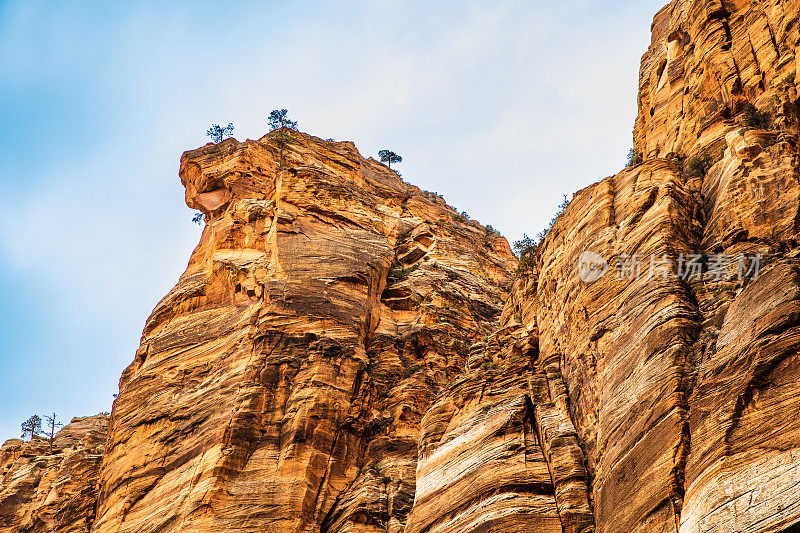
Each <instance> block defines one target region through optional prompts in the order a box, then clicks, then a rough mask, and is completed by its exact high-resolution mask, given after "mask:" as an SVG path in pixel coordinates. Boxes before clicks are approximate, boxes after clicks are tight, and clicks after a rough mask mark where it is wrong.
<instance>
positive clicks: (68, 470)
mask: <svg viewBox="0 0 800 533" xmlns="http://www.w3.org/2000/svg"><path fill="white" fill-rule="evenodd" d="M107 430H108V416H107V415H105V414H101V415H97V416H89V417H85V418H74V419H73V420H72V422H70V423H69V424H67V425H66V426H65V427H64V428H62V429H61V431H59V432H58V433H57V434H56V436H55V438H54V439H53V442H52V443H50V442H49V440H48V439H45V438H43V437H39V436H37V437H34V438H33V439H32V440H30V441H26V442H24V441H22V440H20V439H11V440H8V441H6V442H5V443H4V444H3V446H2V447H0V531H2V532H8V533H12V532H14V533H16V532H19V531H25V532H31V533H44V532H52V531H57V532H59V533H70V532H75V533H77V532H86V531H89V530H90V529H91V526H92V523H93V522H94V510H95V503H96V502H97V491H98V476H99V474H100V464H101V461H102V458H103V447H104V444H105V440H106V432H107Z"/></svg>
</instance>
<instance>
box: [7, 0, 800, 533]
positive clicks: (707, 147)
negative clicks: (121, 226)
mask: <svg viewBox="0 0 800 533" xmlns="http://www.w3.org/2000/svg"><path fill="white" fill-rule="evenodd" d="M798 16H800V2H798V1H797V0H769V1H762V2H753V1H750V0H747V1H745V0H736V1H733V0H726V1H724V2H722V1H720V0H711V1H705V0H704V1H701V0H674V1H673V2H671V3H670V4H669V5H668V6H666V7H665V8H664V9H662V10H661V11H660V12H659V13H658V14H657V15H656V18H655V21H654V24H653V41H652V44H651V46H650V48H649V50H648V51H647V53H646V54H645V55H644V57H643V60H642V69H641V77H640V87H639V107H640V113H639V116H638V118H637V121H636V126H635V131H634V143H635V148H636V151H637V152H639V153H642V154H643V162H642V163H641V164H636V165H634V166H631V167H630V168H626V169H624V170H623V171H622V172H620V173H619V174H617V175H615V176H611V177H608V178H606V179H604V180H602V181H600V182H599V183H596V184H594V185H591V186H590V187H587V188H586V189H584V190H582V191H579V192H577V193H575V195H574V197H573V199H572V201H571V202H570V204H569V206H568V207H567V209H566V211H565V212H564V213H563V214H562V215H560V216H559V217H558V219H557V220H556V222H555V224H554V226H553V227H552V228H551V229H550V230H549V232H548V233H547V236H546V238H545V239H544V240H543V241H542V242H541V243H539V245H538V247H537V249H536V252H535V254H534V256H533V257H534V260H533V261H532V263H531V264H530V265H528V266H526V268H525V269H524V271H520V272H518V273H517V274H516V275H514V272H515V270H516V269H517V261H516V259H515V258H514V257H513V256H512V255H511V253H510V250H509V247H508V243H507V242H506V241H505V239H503V238H502V237H500V236H499V235H497V234H495V233H494V232H493V231H491V230H490V229H487V228H484V227H482V226H480V225H479V224H476V223H474V222H471V221H469V220H467V219H465V218H464V217H461V216H460V215H458V214H457V213H456V212H455V211H454V210H453V209H452V208H450V207H449V206H447V205H446V204H445V203H444V201H443V200H442V199H441V198H440V197H438V196H437V195H435V194H433V193H427V192H425V191H421V190H419V189H417V188H416V187H413V186H411V185H408V184H406V183H404V182H402V181H401V180H400V179H399V178H398V176H397V174H396V173H394V172H392V171H391V170H389V169H388V168H386V167H385V166H383V165H381V164H380V163H378V162H376V161H374V160H372V159H364V158H363V157H362V156H361V155H360V154H359V153H358V151H357V150H356V149H355V147H354V146H353V145H352V144H351V143H337V142H327V141H322V140H320V139H317V138H315V137H311V136H308V135H305V134H302V133H298V132H290V131H285V130H279V131H277V132H273V133H271V134H269V135H267V136H265V137H263V138H262V139H259V140H257V141H246V142H242V143H240V142H237V141H235V140H234V139H228V140H225V141H224V142H222V143H219V144H216V145H214V144H209V145H207V146H205V147H203V148H200V149H198V150H194V151H190V152H186V153H185V154H184V156H183V157H182V159H181V169H180V176H181V180H182V182H183V184H184V186H185V187H186V202H187V204H188V205H189V207H191V208H195V209H199V210H201V211H202V212H203V213H204V214H205V220H206V226H205V229H204V231H203V235H202V238H201V241H200V244H199V245H198V246H197V248H196V249H195V250H194V252H193V254H192V256H191V259H190V261H189V265H188V267H187V269H186V272H185V273H184V274H183V275H182V276H181V277H180V280H179V281H178V283H177V285H176V286H175V288H174V289H173V290H172V291H170V293H169V294H168V295H167V296H166V297H165V298H164V299H163V300H162V301H161V302H160V303H159V304H158V306H157V307H156V309H155V310H154V311H153V313H152V315H151V317H150V318H149V319H148V321H147V323H146V326H145V330H144V333H143V336H142V341H141V346H140V348H139V350H138V351H137V354H136V358H135V360H134V361H133V363H132V364H131V365H130V367H129V368H128V369H127V370H126V371H125V372H124V374H123V376H122V379H121V381H120V394H119V397H118V399H117V401H116V402H115V406H114V410H113V414H112V417H111V421H110V426H109V431H108V440H107V442H106V443H105V445H103V439H102V437H101V436H100V433H99V432H98V431H99V430H98V431H95V432H93V433H92V432H90V433H91V434H92V437H91V439H89V438H88V437H86V439H85V440H81V441H80V442H79V443H77V444H74V445H69V446H68V445H67V444H63V445H61V444H59V443H60V442H61V441H59V439H56V443H55V445H54V447H53V448H49V447H48V445H46V443H43V442H41V441H34V442H33V443H28V444H24V445H23V444H22V443H21V442H20V441H9V442H8V443H6V445H4V447H3V448H2V451H0V466H2V467H3V468H4V470H3V471H2V473H0V475H3V476H4V477H3V478H2V484H0V520H2V521H3V522H0V527H5V528H7V530H8V531H16V530H20V529H21V530H37V531H38V530H42V531H44V530H48V531H49V530H53V531H62V530H63V531H79V530H80V531H85V530H87V528H89V527H91V528H92V531H95V532H103V533H105V532H115V533H116V532H172V531H243V532H244V531H259V532H263V531H268V532H272V531H274V532H282V533H283V532H314V533H317V532H320V533H323V532H325V533H333V532H342V533H344V532H359V533H361V532H391V533H399V532H407V533H462V532H463V533H471V532H474V533H478V532H481V533H488V532H523V531H525V532H543V533H545V532H546V533H550V532H553V533H557V532H564V533H589V532H591V531H596V532H598V533H600V532H602V533H728V532H748V533H792V532H795V531H799V530H800V416H798V415H800V381H799V380H798V377H799V376H800V355H798V353H799V350H800V248H798V243H800V235H799V234H800V100H799V99H798V88H799V86H798V81H800V72H798V71H800V54H799V52H800V49H798V46H800V37H798V35H799V34H798V31H799V30H798V26H799V25H800V22H799V21H798ZM747 104H753V105H754V106H755V107H756V108H757V109H759V110H761V111H763V112H765V113H766V114H767V115H768V116H769V117H770V118H771V119H772V122H773V123H774V126H775V127H774V128H773V129H771V130H769V131H767V130H760V129H753V128H748V127H744V125H745V124H744V119H743V113H744V110H745V109H746V106H747ZM695 156H698V158H697V159H695V160H694V161H695V162H694V163H692V158H694V157H695ZM701 156H702V159H700V157H701ZM698 161H700V162H701V163H702V164H697V162H698ZM585 252H591V254H589V255H587V254H586V253H585ZM587 258H588V259H587ZM740 258H741V261H740ZM588 263H591V267H592V268H591V269H589V270H588V271H587V264H588ZM756 265H757V266H758V268H757V269H756ZM89 420H92V422H91V424H90V423H89V422H81V421H76V422H75V423H74V424H73V425H71V426H69V427H68V428H65V430H64V431H62V433H64V432H67V429H69V428H73V429H70V432H72V434H74V433H75V431H76V430H75V428H74V427H73V426H74V425H75V424H79V425H80V424H84V425H86V424H88V425H89V426H91V427H94V426H93V425H92V424H96V423H97V424H99V423H100V422H99V421H97V422H96V421H94V420H95V419H89ZM92 431H94V430H92ZM67 434H69V432H67ZM59 438H61V437H59ZM62 440H63V439H62ZM64 442H65V443H67V442H72V441H67V440H64ZM70 446H72V447H70ZM103 450H104V458H103V465H102V469H101V468H100V467H99V454H100V453H101V451H103ZM70 454H72V455H70ZM70 458H71V459H70ZM77 473H83V474H81V475H77ZM40 474H41V476H42V477H41V478H40V480H39V481H38V482H37V481H36V479H37V476H39V475H40ZM84 474H85V475H84ZM48 480H49V481H48ZM63 480H68V481H63ZM95 480H97V481H96V482H95ZM95 508H96V513H95V511H94V509H95ZM95 515H96V516H95ZM36 528H39V529H36ZM81 528H83V529H81Z"/></svg>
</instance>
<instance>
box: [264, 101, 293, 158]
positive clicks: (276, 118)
mask: <svg viewBox="0 0 800 533" xmlns="http://www.w3.org/2000/svg"><path fill="white" fill-rule="evenodd" d="M288 113H289V112H288V111H287V110H286V109H273V110H272V111H270V113H269V117H267V124H269V131H270V133H272V132H273V131H276V130H277V131H278V134H277V135H276V137H275V138H276V140H277V141H278V146H280V149H281V152H280V167H281V168H283V148H284V146H286V141H287V135H286V131H287V130H292V131H297V121H296V120H291V119H289V116H288Z"/></svg>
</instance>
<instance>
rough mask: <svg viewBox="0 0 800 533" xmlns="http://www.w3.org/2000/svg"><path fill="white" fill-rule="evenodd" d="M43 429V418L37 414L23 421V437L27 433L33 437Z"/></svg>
mask: <svg viewBox="0 0 800 533" xmlns="http://www.w3.org/2000/svg"><path fill="white" fill-rule="evenodd" d="M41 431H42V419H41V418H39V417H38V416H37V415H33V416H32V417H30V418H29V419H27V420H26V421H25V422H23V423H22V438H23V439H24V438H25V435H30V438H31V439H32V438H33V437H35V436H36V435H38V434H39V433H41Z"/></svg>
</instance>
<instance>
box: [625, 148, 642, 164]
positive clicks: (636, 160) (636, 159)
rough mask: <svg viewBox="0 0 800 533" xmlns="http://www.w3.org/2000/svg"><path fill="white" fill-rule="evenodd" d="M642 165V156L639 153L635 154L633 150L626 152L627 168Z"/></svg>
mask: <svg viewBox="0 0 800 533" xmlns="http://www.w3.org/2000/svg"><path fill="white" fill-rule="evenodd" d="M642 163H644V155H643V154H642V153H641V152H636V151H635V150H634V149H633V148H631V149H630V151H629V152H628V168H630V167H635V166H636V165H641V164H642Z"/></svg>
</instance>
